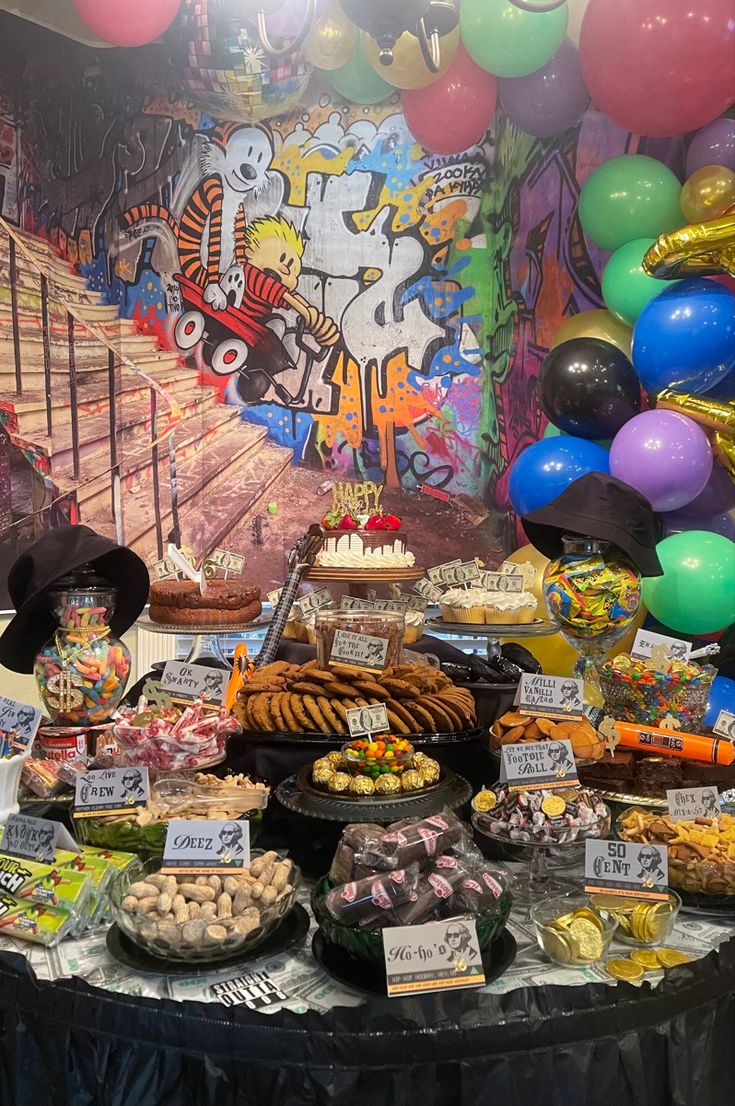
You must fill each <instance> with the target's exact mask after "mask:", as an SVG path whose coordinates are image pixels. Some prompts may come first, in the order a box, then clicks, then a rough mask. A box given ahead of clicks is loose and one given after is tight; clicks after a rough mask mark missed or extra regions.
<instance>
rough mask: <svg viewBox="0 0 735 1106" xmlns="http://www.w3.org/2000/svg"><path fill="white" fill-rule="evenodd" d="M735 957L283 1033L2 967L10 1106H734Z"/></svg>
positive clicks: (2, 1047) (204, 1007)
mask: <svg viewBox="0 0 735 1106" xmlns="http://www.w3.org/2000/svg"><path fill="white" fill-rule="evenodd" d="M734 991H735V941H730V942H727V943H726V944H725V945H723V946H721V949H720V951H718V952H713V953H711V954H710V955H709V956H707V957H706V958H705V959H704V960H701V961H698V962H697V963H695V964H692V965H686V966H684V967H681V968H676V969H673V970H672V971H670V972H668V973H667V976H666V979H665V980H664V982H663V983H662V984H661V985H660V986H659V987H657V988H655V989H654V990H651V989H650V988H649V987H648V985H646V986H644V987H643V988H642V989H640V990H639V989H636V988H634V987H631V986H629V985H628V984H621V985H619V986H618V987H616V988H611V987H606V986H604V985H590V986H585V987H573V988H560V987H546V988H540V989H539V988H527V989H522V990H516V991H512V992H510V993H509V994H507V995H503V996H500V997H495V996H489V995H485V994H482V993H480V992H473V991H464V992H461V993H458V994H455V995H451V996H432V995H426V996H422V997H420V998H412V999H400V1000H388V999H381V1000H372V1001H370V1002H368V1003H366V1004H364V1005H363V1006H360V1007H356V1008H353V1009H345V1008H341V1009H335V1010H333V1011H332V1012H331V1014H329V1015H320V1014H316V1013H308V1014H305V1015H296V1014H292V1013H290V1012H284V1013H278V1014H275V1015H271V1016H269V1017H266V1016H261V1015H257V1014H254V1013H251V1012H249V1011H247V1010H245V1009H244V1008H242V1007H239V1008H234V1009H230V1010H227V1009H224V1008H222V1007H221V1006H214V1005H208V1004H202V1003H195V1002H186V1003H175V1002H171V1001H157V1000H154V999H137V998H131V997H127V996H124V995H116V994H110V993H107V992H104V991H100V990H98V989H95V988H93V987H90V986H89V985H88V984H86V983H85V982H84V981H82V980H80V979H69V980H65V981H60V982H57V983H39V982H38V981H37V980H36V979H35V977H34V976H33V975H32V973H31V971H30V969H29V967H28V965H27V962H26V961H25V959H24V958H23V957H21V956H16V955H12V954H5V955H0V1102H1V1103H2V1104H3V1106H40V1104H42V1103H43V1104H52V1106H57V1104H58V1106H305V1104H315V1106H316V1104H319V1106H321V1104H322V1103H323V1104H327V1103H329V1104H330V1106H363V1104H364V1106H413V1104H415V1103H417V1104H420V1106H465V1104H468V1106H499V1104H502V1106H603V1104H604V1106H607V1104H610V1106H729V1104H730V1103H732V1101H733V1097H734V1094H735V1092H734V1090H733V1088H734V1087H735V1049H733V1045H732V1042H733V1039H735V994H734V993H733V992H734Z"/></svg>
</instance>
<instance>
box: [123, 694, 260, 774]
mask: <svg viewBox="0 0 735 1106" xmlns="http://www.w3.org/2000/svg"><path fill="white" fill-rule="evenodd" d="M239 728H240V727H239V724H238V722H237V720H236V719H235V718H233V717H232V715H228V714H225V712H224V710H220V711H219V713H213V712H212V711H211V710H206V709H205V707H204V703H203V702H202V700H201V699H197V700H195V701H194V702H193V703H192V704H191V706H188V707H185V708H184V709H183V710H180V709H179V708H177V707H166V708H164V709H160V708H157V707H153V706H150V705H149V704H148V703H147V702H146V700H145V698H144V697H142V696H141V699H140V700H139V701H138V705H137V707H136V708H135V709H134V710H133V709H130V710H125V711H123V712H122V715H121V719H120V721H119V722H118V723H117V725H116V726H115V730H114V733H115V740H116V741H117V743H118V745H119V746H120V750H121V763H123V764H131V765H147V767H149V768H157V769H159V770H163V771H174V770H176V771H180V770H182V769H191V768H202V767H203V766H204V765H206V764H211V763H213V762H215V761H217V760H219V759H221V758H222V757H224V754H225V742H226V739H227V735H228V734H231V733H235V731H236V730H238V729H239Z"/></svg>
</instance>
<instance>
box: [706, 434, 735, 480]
mask: <svg viewBox="0 0 735 1106" xmlns="http://www.w3.org/2000/svg"><path fill="white" fill-rule="evenodd" d="M712 452H713V453H714V455H715V457H716V458H717V460H718V461H719V462H720V464H721V465H722V467H723V469H724V470H725V472H726V473H728V475H729V476H730V477H731V479H733V480H735V437H731V436H730V435H729V434H723V433H722V432H721V431H719V430H718V431H717V432H716V433H715V434H714V435H713V436H712Z"/></svg>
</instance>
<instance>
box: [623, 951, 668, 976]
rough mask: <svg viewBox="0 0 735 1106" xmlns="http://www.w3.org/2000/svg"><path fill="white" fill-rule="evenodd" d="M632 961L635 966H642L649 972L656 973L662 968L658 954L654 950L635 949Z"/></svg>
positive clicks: (631, 957)
mask: <svg viewBox="0 0 735 1106" xmlns="http://www.w3.org/2000/svg"><path fill="white" fill-rule="evenodd" d="M630 959H631V960H632V961H633V962H634V963H635V964H640V966H641V967H642V968H645V970H646V971H647V972H655V971H658V969H659V968H660V967H661V961H660V960H659V957H658V953H657V952H656V951H655V950H654V949H633V951H632V952H631V954H630Z"/></svg>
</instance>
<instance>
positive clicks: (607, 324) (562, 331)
mask: <svg viewBox="0 0 735 1106" xmlns="http://www.w3.org/2000/svg"><path fill="white" fill-rule="evenodd" d="M572 338H599V339H600V340H601V341H603V342H609V343H610V345H611V346H617V348H618V349H619V350H621V352H622V353H624V354H625V356H626V357H630V348H631V342H632V341H633V331H632V330H631V328H630V327H629V326H626V325H625V323H624V322H621V320H620V319H616V318H615V316H614V315H612V314H611V313H610V312H609V311H603V310H600V309H596V310H594V311H581V312H580V313H579V315H572V316H571V318H569V319H566V320H565V321H564V322H563V323H562V324H561V326H560V327H559V329H558V330H557V332H556V334H555V335H554V337H553V339H552V342H551V348H552V349H556V347H557V346H560V345H561V344H562V342H569V341H571V339H572Z"/></svg>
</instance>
